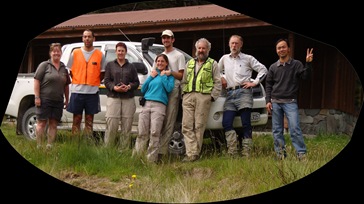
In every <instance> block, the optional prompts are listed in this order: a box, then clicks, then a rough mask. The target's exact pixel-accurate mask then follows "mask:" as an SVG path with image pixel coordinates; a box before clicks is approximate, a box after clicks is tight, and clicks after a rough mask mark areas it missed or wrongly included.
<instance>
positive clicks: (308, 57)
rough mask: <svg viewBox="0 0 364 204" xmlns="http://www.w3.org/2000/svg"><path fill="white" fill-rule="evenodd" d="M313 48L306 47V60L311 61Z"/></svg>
mask: <svg viewBox="0 0 364 204" xmlns="http://www.w3.org/2000/svg"><path fill="white" fill-rule="evenodd" d="M312 50H313V48H311V50H310V48H307V55H306V62H312V60H313V53H312Z"/></svg>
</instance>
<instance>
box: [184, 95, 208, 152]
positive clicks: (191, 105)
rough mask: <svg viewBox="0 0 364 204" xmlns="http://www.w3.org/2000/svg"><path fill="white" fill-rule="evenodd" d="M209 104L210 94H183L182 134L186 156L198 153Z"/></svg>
mask: <svg viewBox="0 0 364 204" xmlns="http://www.w3.org/2000/svg"><path fill="white" fill-rule="evenodd" d="M210 106H211V95H210V94H201V93H197V92H191V93H186V94H184V95H183V101H182V109H183V118H182V134H183V136H184V141H185V145H186V155H187V156H192V155H197V156H199V155H200V152H201V148H202V142H203V136H204V133H205V128H206V122H207V118H208V116H209V112H210Z"/></svg>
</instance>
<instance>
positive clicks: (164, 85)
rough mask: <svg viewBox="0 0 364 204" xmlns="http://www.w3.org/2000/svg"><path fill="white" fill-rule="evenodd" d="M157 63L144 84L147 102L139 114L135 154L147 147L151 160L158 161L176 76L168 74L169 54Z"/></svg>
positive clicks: (162, 55) (148, 157)
mask: <svg viewBox="0 0 364 204" xmlns="http://www.w3.org/2000/svg"><path fill="white" fill-rule="evenodd" d="M155 64H156V66H157V67H156V69H153V70H152V71H151V73H150V75H149V77H148V78H147V80H146V81H145V82H144V84H143V85H142V89H141V92H142V94H144V98H145V99H146V102H145V104H144V106H143V108H142V110H141V112H140V114H139V123H138V131H139V134H138V136H137V138H136V142H135V148H134V151H133V156H136V155H137V156H141V155H142V154H144V152H145V150H146V149H147V160H148V161H149V162H157V161H158V152H159V147H160V146H159V138H160V136H161V131H162V127H163V120H164V117H165V115H166V108H167V104H168V95H169V93H170V92H171V91H172V90H173V88H174V77H173V76H172V75H169V76H167V74H166V70H167V69H168V64H169V61H168V57H167V55H165V54H160V55H158V56H157V57H156V59H155ZM148 140H149V145H148V147H147V143H148Z"/></svg>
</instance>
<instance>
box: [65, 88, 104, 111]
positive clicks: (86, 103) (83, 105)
mask: <svg viewBox="0 0 364 204" xmlns="http://www.w3.org/2000/svg"><path fill="white" fill-rule="evenodd" d="M67 111H68V112H70V113H73V114H81V115H82V114H83V111H85V114H87V115H94V114H96V113H98V112H100V111H101V106H100V96H99V92H97V93H95V94H80V93H71V98H70V102H69V104H68V107H67Z"/></svg>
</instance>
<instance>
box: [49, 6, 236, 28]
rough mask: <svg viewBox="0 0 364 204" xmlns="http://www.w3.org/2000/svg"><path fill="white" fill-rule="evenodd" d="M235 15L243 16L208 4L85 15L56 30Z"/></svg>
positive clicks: (65, 23)
mask: <svg viewBox="0 0 364 204" xmlns="http://www.w3.org/2000/svg"><path fill="white" fill-rule="evenodd" d="M234 15H241V14H240V13H238V12H235V11H232V10H229V9H226V8H224V7H221V6H218V5H215V4H208V5H199V6H186V7H173V8H163V9H151V10H140V11H126V12H113V13H99V14H85V15H81V16H78V17H75V18H72V19H70V20H68V21H65V22H63V23H60V24H58V25H56V26H55V27H54V28H65V27H77V26H96V25H117V24H138V23H146V22H163V21H166V22H167V21H181V20H196V19H204V18H215V17H220V18H221V17H226V16H234Z"/></svg>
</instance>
